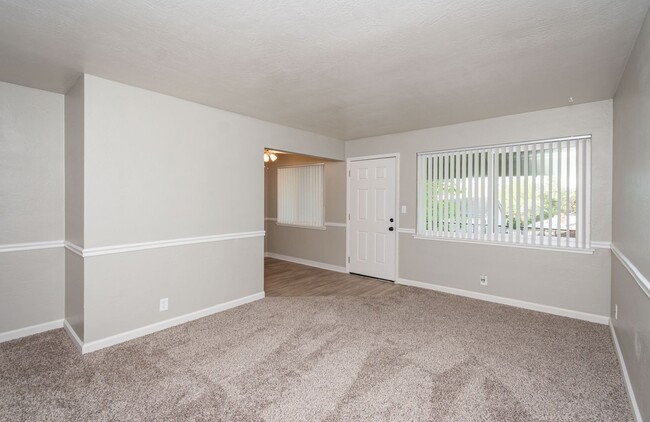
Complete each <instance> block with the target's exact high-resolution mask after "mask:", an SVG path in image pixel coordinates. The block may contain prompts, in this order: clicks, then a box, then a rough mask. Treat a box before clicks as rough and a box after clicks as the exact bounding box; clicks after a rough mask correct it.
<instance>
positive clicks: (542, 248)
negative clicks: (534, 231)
mask: <svg viewBox="0 0 650 422" xmlns="http://www.w3.org/2000/svg"><path fill="white" fill-rule="evenodd" d="M413 238H414V239H417V240H433V241H435V242H456V243H471V244H474V245H489V246H505V247H508V248H520V249H535V250H540V251H549V252H570V253H578V254H593V253H594V249H593V248H586V249H585V248H564V247H558V246H542V245H531V244H526V243H514V242H512V243H510V242H503V241H489V240H474V239H460V238H459V239H454V238H452V237H432V236H421V235H418V234H415V235H413Z"/></svg>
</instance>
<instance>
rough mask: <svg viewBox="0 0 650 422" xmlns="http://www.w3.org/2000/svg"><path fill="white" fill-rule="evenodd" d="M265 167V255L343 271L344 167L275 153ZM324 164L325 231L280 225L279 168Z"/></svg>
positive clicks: (341, 162)
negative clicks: (278, 210) (278, 203)
mask: <svg viewBox="0 0 650 422" xmlns="http://www.w3.org/2000/svg"><path fill="white" fill-rule="evenodd" d="M278 157H279V158H278V160H277V161H276V162H270V163H267V165H266V166H265V189H266V191H265V194H264V198H265V215H264V217H265V218H264V220H265V230H266V238H265V240H266V242H265V252H267V253H269V254H274V255H276V256H278V255H279V256H281V257H288V258H295V259H298V260H306V261H311V262H312V263H317V264H326V265H327V266H334V267H338V268H339V269H344V268H345V223H346V220H345V196H346V189H347V187H346V177H345V173H346V165H345V162H344V161H329V160H323V159H321V158H318V157H307V156H303V155H295V154H289V155H287V154H278ZM314 163H324V170H323V171H324V185H325V190H324V197H323V201H324V206H325V230H317V229H309V228H303V227H290V226H281V225H278V224H277V222H276V219H277V193H278V192H277V174H278V168H280V167H284V166H296V165H304V164H314Z"/></svg>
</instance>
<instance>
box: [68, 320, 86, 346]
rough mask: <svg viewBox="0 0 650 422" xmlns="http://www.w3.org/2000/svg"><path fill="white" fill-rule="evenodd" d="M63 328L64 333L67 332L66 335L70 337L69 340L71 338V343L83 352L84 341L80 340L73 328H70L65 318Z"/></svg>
mask: <svg viewBox="0 0 650 422" xmlns="http://www.w3.org/2000/svg"><path fill="white" fill-rule="evenodd" d="M63 329H64V330H65V332H66V333H68V337H70V340H72V343H74V345H75V346H76V348H77V350H79V351H80V352H81V353H83V346H84V342H83V341H81V339H80V338H79V336H78V335H77V333H76V332H75V330H74V329H73V328H72V326H71V325H70V323H69V322H68V321H67V320H66V321H65V322H64V323H63Z"/></svg>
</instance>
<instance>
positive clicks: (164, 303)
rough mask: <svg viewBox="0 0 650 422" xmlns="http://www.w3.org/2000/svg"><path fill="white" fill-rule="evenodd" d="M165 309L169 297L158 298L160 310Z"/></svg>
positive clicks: (167, 306) (167, 307) (167, 305)
mask: <svg viewBox="0 0 650 422" xmlns="http://www.w3.org/2000/svg"><path fill="white" fill-rule="evenodd" d="M167 309H169V299H168V298H164V299H160V312H162V311H166V310H167Z"/></svg>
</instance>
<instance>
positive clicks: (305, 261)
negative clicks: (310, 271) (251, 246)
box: [264, 252, 347, 273]
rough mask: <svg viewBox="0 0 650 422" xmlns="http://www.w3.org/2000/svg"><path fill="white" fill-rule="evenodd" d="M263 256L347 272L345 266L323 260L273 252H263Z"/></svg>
mask: <svg viewBox="0 0 650 422" xmlns="http://www.w3.org/2000/svg"><path fill="white" fill-rule="evenodd" d="M264 256H265V257H267V258H275V259H279V260H281V261H287V262H293V263H294V264H302V265H308V266H310V267H315V268H321V269H323V270H330V271H336V272H337V273H347V270H346V268H345V267H339V266H338V265H332V264H325V263H324V262H318V261H311V260H309V259H302V258H296V257H293V256H287V255H280V254H277V253H273V252H265V253H264Z"/></svg>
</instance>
